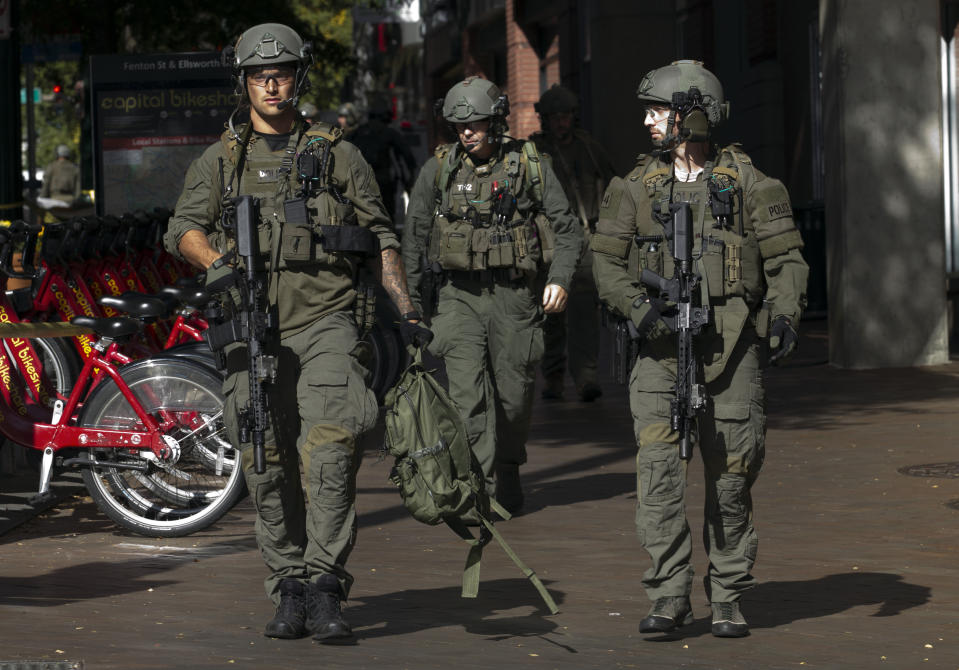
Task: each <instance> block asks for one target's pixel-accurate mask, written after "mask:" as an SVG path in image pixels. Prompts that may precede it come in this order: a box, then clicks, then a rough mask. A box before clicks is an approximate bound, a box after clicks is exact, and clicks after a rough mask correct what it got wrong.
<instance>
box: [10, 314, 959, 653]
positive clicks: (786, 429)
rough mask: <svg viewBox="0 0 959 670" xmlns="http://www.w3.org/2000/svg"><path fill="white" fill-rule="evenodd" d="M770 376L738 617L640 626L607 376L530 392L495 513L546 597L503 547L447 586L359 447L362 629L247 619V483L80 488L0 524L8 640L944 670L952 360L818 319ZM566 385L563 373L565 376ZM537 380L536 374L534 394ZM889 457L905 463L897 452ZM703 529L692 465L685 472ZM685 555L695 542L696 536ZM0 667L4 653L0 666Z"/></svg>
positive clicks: (30, 646)
mask: <svg viewBox="0 0 959 670" xmlns="http://www.w3.org/2000/svg"><path fill="white" fill-rule="evenodd" d="M803 336H804V339H803V347H802V349H801V351H800V352H799V355H798V356H796V357H795V358H794V359H793V360H792V361H791V363H790V365H789V366H788V367H784V368H777V369H773V370H771V371H770V372H769V374H768V389H769V397H770V402H769V405H770V409H769V433H768V437H767V457H766V464H765V467H764V470H763V473H762V475H761V476H760V478H759V481H758V483H757V485H756V487H755V489H754V498H755V506H756V519H757V527H758V530H759V534H760V538H761V541H760V551H759V560H758V563H757V566H756V570H755V575H756V577H757V578H758V580H759V585H758V586H757V588H756V589H754V590H753V591H752V592H751V593H749V594H748V596H747V598H746V599H744V604H743V610H744V613H745V615H746V617H747V618H748V620H749V622H750V624H751V625H752V635H751V636H750V637H748V638H745V639H742V640H728V639H717V638H713V637H712V636H711V635H710V634H709V607H708V604H707V603H706V602H705V596H704V593H703V590H702V583H701V580H699V579H698V578H697V580H696V584H695V588H694V592H693V608H694V613H695V615H696V617H697V618H696V622H695V623H694V624H693V625H691V626H689V627H687V628H685V629H683V631H682V633H681V634H679V635H675V636H668V637H667V636H644V635H640V634H639V633H638V632H637V624H638V622H639V620H640V619H641V618H642V617H643V616H644V615H645V614H646V611H647V609H648V607H649V604H648V602H647V601H646V598H645V596H644V594H643V592H642V588H641V586H640V578H641V575H642V573H643V571H644V570H645V569H646V567H647V558H646V556H645V553H644V552H643V550H642V548H641V547H640V545H639V542H638V540H637V538H636V535H635V529H634V525H633V514H634V508H635V490H634V489H635V472H634V468H635V463H634V459H635V445H634V443H633V438H632V431H631V426H630V422H629V419H628V415H627V410H626V400H625V396H624V394H623V393H622V389H619V388H617V387H616V386H615V385H614V384H613V383H612V382H607V383H605V384H604V387H605V390H606V395H605V396H604V397H603V398H602V399H601V400H599V401H598V402H596V403H592V404H584V403H580V402H578V401H570V402H560V403H553V404H542V403H537V407H536V412H535V418H534V425H533V433H532V434H533V439H532V441H531V443H530V445H529V464H528V465H527V466H526V467H525V468H524V470H523V474H524V483H525V488H526V491H527V501H528V504H529V507H528V511H527V513H526V514H525V515H524V516H522V517H519V518H517V519H514V520H512V521H510V522H506V523H502V524H500V525H499V526H498V527H499V528H500V530H501V532H502V533H503V535H504V536H505V537H506V539H507V540H508V541H509V542H510V544H511V545H512V546H513V548H514V549H515V550H516V552H517V553H518V554H519V555H520V556H521V557H522V558H523V560H524V561H526V562H527V563H528V564H529V565H530V566H531V567H532V568H534V569H535V570H536V571H537V574H539V575H540V577H541V578H542V579H543V581H544V582H545V583H546V584H547V586H548V588H549V589H550V591H551V592H552V593H553V595H554V597H555V598H556V600H557V602H558V604H559V606H560V608H561V610H562V611H561V612H560V614H558V615H555V616H549V615H548V614H547V613H546V612H545V610H544V609H543V607H542V605H541V603H540V601H539V598H538V596H537V594H536V592H535V591H534V590H533V588H532V587H531V586H530V584H529V583H528V582H527V580H526V579H525V578H524V577H523V576H522V574H521V573H520V572H519V571H518V570H517V569H516V568H515V566H514V565H513V564H512V563H511V562H510V561H509V559H508V558H507V557H506V556H505V554H503V552H502V551H500V550H499V548H498V547H497V546H495V545H490V546H489V547H488V548H487V550H486V555H485V557H484V561H483V575H482V582H481V586H480V594H479V597H478V598H477V599H475V600H463V599H461V598H460V597H459V589H460V579H461V575H462V572H461V571H462V567H463V561H464V560H465V558H466V549H467V548H466V546H465V544H464V543H462V542H461V541H460V540H458V539H457V538H456V537H455V536H454V535H453V534H452V533H451V532H450V531H449V530H448V529H446V528H445V527H428V526H424V525H422V524H419V523H417V522H416V521H414V520H413V519H412V518H410V517H409V515H408V514H407V513H406V511H405V510H404V509H403V507H402V505H401V504H400V500H399V496H398V494H397V493H396V492H395V491H394V490H393V489H392V487H391V485H390V484H389V482H388V481H387V476H388V474H389V469H390V463H389V462H388V461H387V460H380V459H379V456H378V454H376V453H369V454H367V455H366V458H365V460H364V464H363V468H362V469H361V471H360V478H359V506H360V511H361V519H360V522H361V528H360V535H359V542H358V545H357V547H356V550H355V551H354V554H353V556H352V557H351V559H350V564H349V566H350V568H351V570H352V571H353V573H354V575H355V576H356V584H355V586H354V590H353V594H352V599H351V601H350V603H349V606H348V608H347V609H346V616H347V618H348V620H349V621H350V622H351V623H352V625H353V626H354V628H355V630H356V632H357V634H358V637H359V644H358V645H357V646H355V647H339V648H335V647H334V648H327V647H320V646H318V645H316V644H314V643H312V642H311V641H310V640H308V639H307V640H297V641H276V640H269V639H267V638H265V637H263V636H262V634H261V631H262V629H263V625H264V624H265V623H266V621H267V620H268V619H269V618H270V617H271V616H272V610H271V607H270V604H269V602H268V601H267V600H266V598H265V596H264V594H263V590H262V579H263V577H264V567H263V564H262V561H261V559H260V557H259V555H258V552H257V550H256V547H255V544H254V541H253V538H252V534H251V526H252V520H253V511H252V508H251V507H250V504H249V501H248V500H247V501H243V502H242V503H241V504H240V505H239V506H238V507H237V508H235V509H234V510H233V511H232V512H231V513H230V514H229V515H228V516H227V517H226V518H225V519H224V520H223V522H222V523H220V524H218V525H217V526H216V527H215V528H213V529H211V530H209V531H207V532H204V533H201V534H198V535H195V536H192V537H188V538H182V539H176V540H154V539H149V538H142V537H136V536H130V535H124V534H121V533H119V532H118V531H117V530H116V528H115V527H114V526H113V525H111V524H110V522H109V521H108V520H106V518H105V517H103V516H102V515H101V514H100V513H99V512H98V511H97V510H96V508H95V507H94V506H93V505H92V503H91V502H90V501H89V499H88V498H86V497H85V496H84V495H82V494H79V495H75V496H73V497H71V498H69V499H67V500H65V501H64V502H61V504H60V505H59V506H57V507H56V508H54V509H53V510H50V511H47V512H45V513H44V514H42V515H41V516H39V517H37V518H35V519H33V520H32V521H30V522H29V523H26V524H23V525H21V526H19V527H17V528H15V529H14V530H12V531H10V532H8V533H6V534H4V535H2V536H0V562H2V565H3V572H2V575H0V661H12V660H20V661H23V660H41V659H43V660H47V661H59V662H65V661H75V662H79V661H83V662H84V664H85V667H86V668H88V669H99V668H118V669H119V668H123V669H129V668H174V667H177V668H179V667H184V668H185V667H190V668H236V667H242V668H264V667H276V668H313V667H323V668H410V669H419V668H450V667H455V668H457V669H465V668H492V667H500V668H512V667H521V668H571V669H574V668H646V669H649V668H724V669H726V668H729V669H732V668H742V669H746V668H749V669H753V668H837V669H840V668H841V669H860V668H861V669H870V670H871V669H873V668H909V669H912V668H948V669H950V670H956V669H957V668H959V561H957V545H959V540H957V532H956V529H957V525H959V523H957V522H959V509H957V507H959V502H957V501H959V479H957V476H959V450H957V445H956V437H955V430H954V429H955V427H956V426H957V425H959V422H957V420H956V418H955V417H956V408H957V407H959V364H957V363H952V364H950V365H947V366H942V367H936V368H923V369H905V370H878V371H862V372H853V371H842V370H836V369H834V368H832V367H829V366H827V365H825V364H824V361H825V342H826V339H825V337H826V336H825V330H824V324H823V323H822V322H819V323H815V322H814V323H810V324H808V325H806V326H805V327H804V332H803ZM567 395H569V396H572V395H573V394H572V390H571V389H567ZM537 397H538V395H537ZM904 473H905V474H904ZM689 491H690V505H689V517H690V523H691V524H692V526H693V527H694V529H695V530H694V537H696V538H697V539H698V537H699V530H698V529H699V527H700V526H701V520H702V513H701V507H702V498H703V495H702V493H703V485H702V469H701V464H700V462H699V460H698V457H697V458H694V461H693V463H692V464H691V466H690V472H689ZM694 555H695V564H696V569H697V573H698V575H700V576H701V575H702V574H704V567H705V559H704V557H703V551H702V546H701V544H700V543H697V545H696V547H695V554H694ZM0 667H3V666H2V665H0Z"/></svg>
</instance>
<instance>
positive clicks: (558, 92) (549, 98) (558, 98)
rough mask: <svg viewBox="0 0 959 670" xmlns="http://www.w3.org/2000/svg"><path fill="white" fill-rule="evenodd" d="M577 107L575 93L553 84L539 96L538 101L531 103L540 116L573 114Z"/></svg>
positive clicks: (577, 102)
mask: <svg viewBox="0 0 959 670" xmlns="http://www.w3.org/2000/svg"><path fill="white" fill-rule="evenodd" d="M578 107H579V101H578V100H577V99H576V94H575V93H573V92H572V91H571V90H569V89H568V88H566V87H565V86H560V85H559V84H553V85H552V86H550V87H549V88H548V89H547V90H546V91H545V92H544V93H543V95H541V96H540V97H539V102H537V103H534V104H533V109H535V110H536V113H537V114H539V115H540V116H546V115H548V114H564V113H565V114H575V113H576V110H577V108H578Z"/></svg>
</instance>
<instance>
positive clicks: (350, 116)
mask: <svg viewBox="0 0 959 670" xmlns="http://www.w3.org/2000/svg"><path fill="white" fill-rule="evenodd" d="M336 115H337V116H342V117H344V118H346V125H348V126H355V125H356V123H357V121H359V120H360V118H359V116H360V115H359V114H357V113H356V105H354V104H353V103H352V102H344V103H343V104H342V105H340V108H339V109H337V110H336Z"/></svg>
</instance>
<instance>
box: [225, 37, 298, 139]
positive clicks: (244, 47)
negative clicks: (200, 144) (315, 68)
mask: <svg viewBox="0 0 959 670" xmlns="http://www.w3.org/2000/svg"><path fill="white" fill-rule="evenodd" d="M221 58H222V62H223V63H224V64H229V65H230V66H231V67H232V69H233V81H234V84H235V87H236V93H237V94H238V95H239V96H240V98H239V101H238V102H237V107H236V109H234V110H233V113H232V114H230V118H229V119H228V120H227V126H228V127H229V129H230V133H231V135H232V136H233V137H234V138H239V134H238V133H237V132H236V129H235V128H234V126H233V118H234V117H235V116H236V115H237V112H238V111H239V110H240V108H241V107H243V106H244V104H249V97H248V95H247V91H246V69H247V68H254V67H262V66H276V65H282V64H283V63H296V76H295V78H294V85H293V95H292V97H290V98H289V99H288V100H284V101H282V102H281V103H279V105H277V108H278V109H284V108H286V107H290V106H292V107H294V108H295V107H296V105H297V103H298V102H299V101H300V96H301V95H303V94H304V93H306V92H307V91H308V90H310V79H309V77H308V76H307V75H308V74H309V71H310V66H312V65H313V43H312V42H304V41H303V40H302V39H301V38H300V36H299V35H298V34H297V32H296V31H295V30H293V29H292V28H290V27H289V26H284V25H283V24H282V23H261V24H259V25H256V26H253V27H252V28H248V29H247V30H246V31H244V32H243V34H242V35H240V37H239V39H237V41H236V44H235V45H233V46H230V47H226V48H225V49H223V54H222V57H221Z"/></svg>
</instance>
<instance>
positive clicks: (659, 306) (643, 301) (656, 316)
mask: <svg viewBox="0 0 959 670" xmlns="http://www.w3.org/2000/svg"><path fill="white" fill-rule="evenodd" d="M674 307H675V306H674V305H672V304H670V303H669V302H667V301H665V300H663V299H662V298H653V297H650V296H648V295H643V296H640V297H638V298H636V300H635V301H634V302H633V309H632V311H631V313H630V320H631V321H632V322H633V324H634V325H635V326H636V333H637V337H638V338H639V339H645V338H646V337H648V336H649V334H650V333H651V332H652V330H653V326H655V325H656V322H657V321H660V322H662V323H663V324H664V325H665V326H666V327H667V328H669V330H674V329H675V326H674V323H675V320H674V319H672V318H669V315H670V312H672V311H674Z"/></svg>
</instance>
